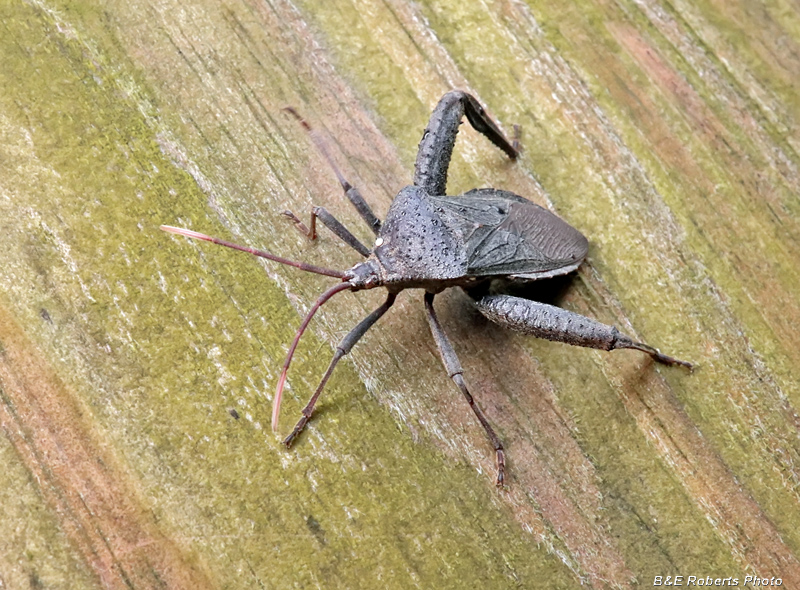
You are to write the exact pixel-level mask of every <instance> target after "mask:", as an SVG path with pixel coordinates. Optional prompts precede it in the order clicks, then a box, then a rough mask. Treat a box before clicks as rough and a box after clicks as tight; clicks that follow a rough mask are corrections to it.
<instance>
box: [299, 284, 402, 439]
mask: <svg viewBox="0 0 800 590" xmlns="http://www.w3.org/2000/svg"><path fill="white" fill-rule="evenodd" d="M396 298H397V295H396V294H394V293H390V294H389V296H388V297H387V298H386V301H384V303H383V305H381V306H380V307H379V308H377V309H376V310H375V311H373V312H372V313H371V314H369V315H368V316H367V317H365V318H364V319H363V320H361V322H359V324H358V325H357V326H356V327H355V328H353V329H352V330H350V332H348V334H347V335H346V336H345V337H344V338H342V341H341V342H340V343H339V345H338V346H337V347H336V352H335V353H334V355H333V358H332V359H331V362H330V364H329V365H328V369H327V370H326V371H325V375H323V377H322V380H321V381H320V383H319V385H318V386H317V389H316V390H315V391H314V394H313V395H312V396H311V399H309V400H308V403H307V404H306V407H305V408H303V412H302V414H303V415H302V417H301V418H300V420H298V422H297V424H296V425H295V427H294V428H293V429H292V432H291V434H289V436H287V437H286V438H285V439H283V444H284V445H286V447H287V448H289V447H291V446H292V443H294V441H295V439H297V437H298V436H299V435H300V433H301V432H302V431H303V429H304V428H305V427H306V424H308V421H309V420H310V419H311V415H312V414H313V413H314V406H315V405H316V403H317V400H318V399H319V396H320V394H321V393H322V390H323V389H325V385H326V384H327V383H328V379H330V376H331V375H332V374H333V370H334V369H335V368H336V365H337V364H338V363H339V361H340V360H341V359H342V358H343V357H344V356H345V355H347V354H348V353H349V352H350V351H351V350H352V349H353V346H355V345H356V342H358V341H359V340H360V339H361V337H362V336H363V335H364V334H366V333H367V331H368V330H369V329H370V328H371V327H372V326H373V325H375V322H377V321H378V320H379V319H381V316H383V314H385V313H386V312H387V311H388V310H389V308H390V307H391V306H392V305H393V304H394V302H395V299H396Z"/></svg>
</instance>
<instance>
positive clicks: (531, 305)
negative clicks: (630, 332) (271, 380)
mask: <svg viewBox="0 0 800 590" xmlns="http://www.w3.org/2000/svg"><path fill="white" fill-rule="evenodd" d="M286 110H287V111H288V112H289V113H290V114H292V115H293V116H294V117H295V118H296V119H297V120H298V121H299V122H300V124H301V125H302V126H303V127H304V128H305V129H306V130H307V131H308V132H309V133H310V134H311V138H312V140H313V141H314V143H315V144H316V146H317V148H318V149H319V150H320V152H321V153H322V154H323V156H324V157H325V158H326V160H327V161H328V163H329V164H330V166H331V168H332V169H333V171H334V173H335V174H336V177H337V178H338V180H339V183H340V184H341V186H342V189H343V191H344V194H345V196H346V197H347V199H348V200H349V201H350V202H351V203H352V205H353V206H354V207H355V209H356V211H357V212H358V213H359V215H360V216H361V218H362V219H363V220H364V222H365V223H366V224H367V226H368V227H369V228H370V229H371V230H372V232H373V233H374V234H375V242H374V245H373V246H372V248H368V247H367V246H365V245H364V244H363V243H362V242H361V241H360V240H359V239H358V238H356V237H355V236H354V235H353V234H352V233H351V232H350V230H348V229H347V228H346V227H345V226H344V225H343V224H342V223H340V222H339V221H338V220H337V219H336V218H335V217H333V215H331V214H330V213H329V212H328V211H327V210H326V209H324V208H323V207H313V208H312V210H311V219H310V224H309V225H308V226H306V225H305V224H304V223H303V222H302V221H300V219H299V218H298V217H297V216H296V215H295V214H294V213H292V212H290V211H286V212H284V215H286V216H287V217H288V218H289V219H290V220H291V221H292V222H293V223H294V224H295V225H296V227H297V228H298V229H299V230H300V231H302V232H303V233H305V234H306V235H307V236H308V237H309V238H311V239H314V238H316V235H317V230H316V225H317V220H319V221H321V222H322V224H323V225H325V226H326V227H327V228H328V229H330V230H331V231H332V232H333V233H334V234H335V235H336V236H338V237H339V238H340V239H341V240H342V241H343V242H345V243H346V244H347V245H349V246H350V247H351V248H352V249H353V250H355V251H356V252H358V253H359V254H360V255H361V256H362V257H364V259H365V260H363V261H362V262H359V263H358V264H356V265H355V266H353V267H352V268H350V269H349V270H346V271H338V270H332V269H328V268H322V267H319V266H315V265H312V264H307V263H304V262H296V261H293V260H288V259H286V258H282V257H280V256H276V255H274V254H271V253H269V252H264V251H261V250H256V249H254V248H248V247H245V246H239V245H237V244H233V243H231V242H227V241H225V240H221V239H219V238H214V237H211V236H207V235H205V234H201V233H198V232H195V231H192V230H188V229H182V228H175V227H170V226H161V229H163V230H165V231H168V232H172V233H175V234H179V235H183V236H187V237H190V238H195V239H200V240H206V241H209V242H213V243H215V244H220V245H223V246H227V247H229V248H234V249H237V250H242V251H244V252H249V253H251V254H254V255H256V256H261V257H263V258H267V259H269V260H273V261H275V262H279V263H281V264H285V265H289V266H293V267H295V268H299V269H300V270H304V271H307V272H312V273H316V274H321V275H326V276H330V277H334V278H337V279H340V282H339V283H338V284H336V285H334V286H333V287H331V288H330V289H328V290H327V291H325V292H324V293H323V294H322V295H320V297H319V299H317V301H316V302H315V303H314V305H312V307H311V310H310V311H309V312H308V314H307V315H306V317H305V319H304V320H303V322H302V323H301V324H300V327H299V328H298V330H297V333H296V335H295V338H294V341H293V342H292V345H291V347H290V348H289V353H288V355H287V357H286V361H285V363H284V365H283V370H282V372H281V375H280V378H279V379H278V384H277V388H276V391H275V397H274V399H273V409H272V428H273V430H275V429H277V426H278V417H279V412H280V405H281V397H282V392H283V388H284V385H285V383H286V375H287V371H288V370H289V365H290V363H291V361H292V357H293V355H294V352H295V350H296V348H297V344H298V342H299V341H300V337H301V336H302V334H303V332H305V330H306V328H307V327H308V324H309V322H310V321H311V318H312V317H313V316H314V314H315V313H316V311H317V310H318V309H319V308H320V306H322V305H323V304H324V303H325V302H326V301H328V300H329V299H330V298H331V297H333V296H334V295H336V294H337V293H340V292H342V291H361V290H365V289H374V288H377V287H384V288H385V289H386V291H387V296H386V300H385V301H384V303H383V304H382V305H381V306H380V307H378V308H377V309H376V310H375V311H373V312H372V313H371V314H369V315H368V316H367V317H366V318H364V319H363V320H362V321H361V322H360V323H359V324H358V325H357V326H356V327H355V328H353V329H352V330H351V331H350V332H349V333H348V334H347V335H346V336H345V337H344V338H343V339H342V341H341V342H340V343H339V345H338V346H337V347H336V351H335V353H334V355H333V359H332V360H331V363H330V365H329V366H328V369H327V370H326V372H325V374H324V376H323V377H322V380H321V381H320V384H319V386H318V387H317V389H316V391H314V393H313V395H312V396H311V398H310V400H309V401H308V404H307V405H306V406H305V408H303V411H302V416H301V418H300V420H299V421H298V422H297V425H296V426H295V427H294V429H293V430H292V432H291V434H289V436H287V437H286V438H285V439H284V441H283V443H284V444H285V445H286V446H287V447H288V446H291V444H292V443H293V442H294V441H295V440H296V438H297V437H298V435H299V434H300V433H301V432H302V431H303V429H304V428H305V426H306V424H307V423H308V421H309V420H310V418H311V415H312V413H313V411H314V406H315V404H316V403H317V400H318V399H319V396H320V394H321V393H322V390H323V389H324V388H325V384H326V383H327V382H328V379H329V378H330V376H331V373H332V372H333V370H334V368H335V367H336V365H337V363H338V362H339V361H340V360H341V359H342V357H344V356H345V355H347V354H348V353H349V352H350V350H351V349H352V348H353V346H354V345H355V344H356V343H357V342H358V340H359V339H360V338H361V337H362V336H363V335H364V334H365V333H366V332H367V331H368V330H369V329H370V328H371V327H372V326H373V325H374V324H375V323H376V322H377V321H378V320H379V319H380V318H381V317H382V316H383V315H384V314H385V313H386V312H387V311H388V310H389V308H391V307H392V305H393V304H394V302H395V299H396V298H397V294H398V293H399V292H400V291H403V290H405V289H421V290H423V292H424V296H423V300H424V305H425V312H426V317H427V320H428V324H429V326H430V329H431V333H432V335H433V338H434V341H435V342H436V346H437V348H438V350H439V354H440V356H441V359H442V362H443V364H444V367H445V369H446V371H447V374H448V375H449V377H450V378H451V379H452V380H453V382H454V383H455V384H456V386H457V387H458V388H459V389H460V390H461V392H462V393H463V395H464V397H465V398H466V400H467V402H468V403H469V405H470V407H471V408H472V411H473V412H474V413H475V416H476V417H477V419H478V421H479V422H480V423H481V426H482V427H483V429H484V430H485V431H486V435H487V436H488V438H489V441H490V442H491V444H492V447H493V448H494V450H495V456H496V464H497V477H496V483H497V486H498V487H500V486H502V485H503V483H504V481H505V452H504V448H503V444H502V442H501V441H500V438H499V437H498V436H497V434H496V433H495V431H494V429H493V428H492V426H491V425H490V424H489V421H488V420H487V419H486V416H485V415H484V413H483V411H482V410H481V408H480V407H479V406H478V404H476V403H475V400H474V399H473V397H472V394H471V393H470V391H469V389H468V387H467V383H466V381H465V379H464V376H463V373H464V371H463V369H462V368H461V363H460V362H459V360H458V357H457V356H456V353H455V350H454V349H453V346H452V344H451V343H450V340H449V339H448V337H447V335H446V334H445V332H444V330H443V329H442V326H441V324H440V322H439V318H438V317H437V314H436V310H435V309H434V306H433V301H434V298H435V297H436V295H437V294H439V293H441V292H442V291H444V290H445V289H448V288H450V287H460V288H462V289H464V291H465V292H466V293H467V294H468V295H469V296H470V298H471V299H472V301H473V302H474V304H475V306H476V308H477V310H478V311H479V312H480V313H481V314H483V315H484V316H485V317H486V318H488V319H489V320H491V321H493V322H496V323H497V324H499V325H501V326H504V327H507V328H511V329H512V330H516V331H519V332H522V333H525V334H530V335H532V336H536V337H539V338H545V339H547V340H553V341H558V342H565V343H567V344H573V345H575V346H585V347H589V348H598V349H602V350H614V349H620V348H632V349H636V350H640V351H643V352H645V353H647V354H649V355H650V356H651V357H652V358H653V359H654V360H655V361H657V362H659V363H663V364H666V365H681V366H684V367H686V368H688V369H691V368H692V365H691V363H688V362H686V361H682V360H678V359H676V358H673V357H670V356H667V355H664V354H662V353H660V352H659V351H658V350H656V349H655V348H653V347H651V346H649V345H647V344H644V343H641V342H637V341H635V340H634V339H632V338H631V337H629V336H627V335H625V334H623V333H621V332H620V331H619V330H617V329H616V328H615V327H613V326H608V325H605V324H602V323H600V322H598V321H596V320H593V319H591V318H587V317H584V316H581V315H579V314H576V313H573V312H571V311H567V310H564V309H561V308H559V307H556V306H554V305H550V304H549V303H544V302H541V301H535V300H533V299H530V298H523V297H519V296H516V295H512V294H509V293H508V292H506V293H496V292H494V291H493V290H492V289H490V288H489V285H490V284H491V283H493V282H494V283H495V284H497V283H496V282H497V280H498V279H500V280H502V281H504V282H506V283H508V284H511V285H515V286H519V285H523V286H524V285H528V287H530V285H529V284H530V283H533V282H536V281H541V280H543V279H553V278H556V277H565V276H566V275H568V274H569V273H571V272H572V271H574V270H576V269H577V268H578V266H580V264H581V263H582V262H583V260H584V258H585V257H586V254H587V251H588V241H587V240H586V238H585V237H584V236H583V234H581V233H580V232H579V231H578V230H576V229H575V228H573V227H572V226H570V225H569V224H568V223H566V222H565V221H563V220H562V219H560V218H559V217H558V216H556V215H555V214H553V213H551V212H550V211H548V210H547V209H544V208H542V207H540V206H538V205H536V204H534V203H532V202H531V201H529V200H527V199H525V198H524V197H521V196H519V195H515V194H514V193H511V192H508V191H503V190H498V189H494V188H482V189H473V190H471V191H468V192H466V193H464V194H462V195H459V196H447V195H445V188H446V185H447V170H448V167H449V165H450V159H451V156H452V153H453V147H454V145H455V141H456V135H457V134H458V127H459V125H460V124H461V120H462V118H463V117H464V116H466V118H467V120H468V121H469V122H470V124H471V125H472V127H473V128H475V129H476V130H477V131H479V132H480V133H482V134H483V135H484V136H486V137H487V138H488V139H489V141H491V142H492V143H493V144H494V145H496V146H497V147H498V148H500V149H501V150H502V151H503V152H505V154H506V155H507V156H508V157H509V158H511V159H512V160H513V159H516V157H517V155H518V150H517V145H516V141H514V142H510V141H508V140H507V139H506V137H505V136H504V135H503V133H502V132H501V131H500V129H499V128H498V126H497V125H496V124H495V122H494V121H493V120H492V119H491V118H490V117H489V116H488V115H487V114H486V112H485V111H484V109H483V107H482V106H481V105H480V104H479V103H478V101H477V100H476V99H475V98H474V97H473V96H472V95H470V94H467V93H466V92H462V91H459V90H455V91H452V92H448V93H447V94H445V95H444V96H443V97H442V99H441V100H440V101H439V103H438V104H437V105H436V108H435V109H434V111H433V114H432V115H431V118H430V121H429V122H428V125H427V127H426V128H425V131H424V133H423V135H422V140H421V141H420V144H419V149H418V151H417V160H416V165H415V168H414V182H413V184H412V185H410V186H407V187H405V188H403V189H402V190H401V191H400V192H399V193H398V194H397V196H396V197H395V198H394V200H393V201H392V205H391V207H390V208H389V211H388V212H387V214H386V219H385V220H384V221H383V222H381V221H380V220H379V219H378V218H377V216H376V215H375V214H374V213H373V212H372V209H371V208H370V206H369V205H368V204H367V202H366V201H365V200H364V198H363V197H362V196H361V193H360V192H359V191H358V189H357V188H356V187H354V186H352V185H351V184H350V183H349V182H348V181H347V180H346V179H345V178H344V176H343V175H342V173H341V172H340V171H339V169H338V167H337V166H336V164H335V163H334V161H333V159H332V157H331V156H330V154H329V152H328V150H327V147H326V146H325V143H324V141H323V140H322V139H321V137H320V136H319V135H317V134H316V132H314V131H313V130H312V129H311V128H310V126H309V125H308V123H306V122H305V121H304V120H303V119H302V118H301V117H300V116H299V115H298V114H297V112H296V111H295V110H294V109H291V108H288V109H286Z"/></svg>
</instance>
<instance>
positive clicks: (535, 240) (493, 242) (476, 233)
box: [348, 185, 588, 293]
mask: <svg viewBox="0 0 800 590" xmlns="http://www.w3.org/2000/svg"><path fill="white" fill-rule="evenodd" d="M587 250H588V241H587V240H586V238H585V237H584V236H583V234H581V233H580V232H579V231H578V230H576V229H575V228H573V227H572V226H570V225H569V224H567V223H566V222H564V221H563V220H561V219H560V218H558V217H557V216H555V215H554V214H552V213H551V212H549V211H548V210H547V209H544V208H542V207H540V206H538V205H536V204H534V203H532V202H530V201H528V200H527V199H524V198H523V197H520V196H518V195H515V194H513V193H510V192H507V191H500V190H496V189H475V190H472V191H469V192H467V193H465V194H463V195H460V196H458V197H447V196H431V195H429V194H428V193H427V192H426V191H425V189H423V188H420V187H417V186H413V185H412V186H407V187H405V188H404V189H402V190H401V191H400V193H399V194H398V195H397V197H396V198H395V199H394V201H393V202H392V206H391V207H390V208H389V212H388V213H387V214H386V221H384V223H383V225H382V226H381V229H380V231H379V233H378V237H377V239H376V240H375V247H374V248H373V250H372V252H371V253H370V256H369V258H368V259H367V260H366V261H365V262H363V263H361V264H358V265H356V267H354V268H353V269H351V271H348V280H351V281H352V282H356V284H359V287H360V286H361V285H360V283H361V281H362V280H363V281H365V282H364V283H363V285H364V286H363V288H372V287H373V286H384V287H386V288H387V289H389V290H390V291H395V292H397V291H401V290H403V289H425V290H426V291H427V292H429V293H439V292H441V291H443V290H444V289H447V288H449V287H465V286H472V285H475V284H476V283H478V282H480V281H485V280H490V279H494V278H501V277H503V278H512V279H518V280H535V279H541V278H547V277H553V276H557V275H561V274H566V273H568V272H571V271H573V270H575V269H576V268H577V267H578V266H579V265H580V263H581V262H582V261H583V259H584V258H585V257H586V253H587ZM350 273H352V275H351V274H350ZM351 277H352V278H351ZM361 277H369V280H366V279H362V278H361Z"/></svg>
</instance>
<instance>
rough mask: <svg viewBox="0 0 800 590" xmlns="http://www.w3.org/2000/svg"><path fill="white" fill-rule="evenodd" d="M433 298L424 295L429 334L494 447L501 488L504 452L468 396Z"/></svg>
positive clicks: (458, 365) (503, 478) (459, 364)
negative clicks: (437, 314)
mask: <svg viewBox="0 0 800 590" xmlns="http://www.w3.org/2000/svg"><path fill="white" fill-rule="evenodd" d="M433 298H434V295H433V293H425V311H426V313H427V316H428V324H430V327H431V332H432V333H433V339H434V340H435V341H436V347H437V348H438V349H439V355H440V356H441V357H442V363H444V367H445V369H446V370H447V374H448V375H449V376H450V378H451V379H452V380H453V381H454V382H455V384H456V385H457V386H458V388H459V389H460V390H461V393H463V394H464V397H465V398H466V399H467V403H469V407H470V408H472V411H473V412H475V416H476V417H477V418H478V421H479V422H480V423H481V426H483V429H484V430H485V431H486V435H487V436H488V437H489V440H490V441H491V443H492V446H493V447H494V450H495V453H496V455H497V481H496V484H497V487H498V488H500V487H503V483H504V481H505V473H506V455H505V451H504V450H503V443H502V442H501V441H500V438H499V437H498V436H497V434H496V433H495V431H494V429H493V428H492V426H491V424H489V421H488V420H487V419H486V416H485V415H484V413H483V410H481V409H480V407H479V406H478V404H476V403H475V400H474V399H473V397H472V395H471V394H470V392H469V389H467V384H466V382H465V381H464V376H463V373H464V369H462V368H461V363H460V362H459V360H458V357H457V356H456V351H455V350H454V349H453V345H452V344H450V339H449V338H448V337H447V334H445V333H444V330H443V329H442V325H441V324H440V323H439V318H438V317H437V316H436V310H435V309H434V308H433Z"/></svg>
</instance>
